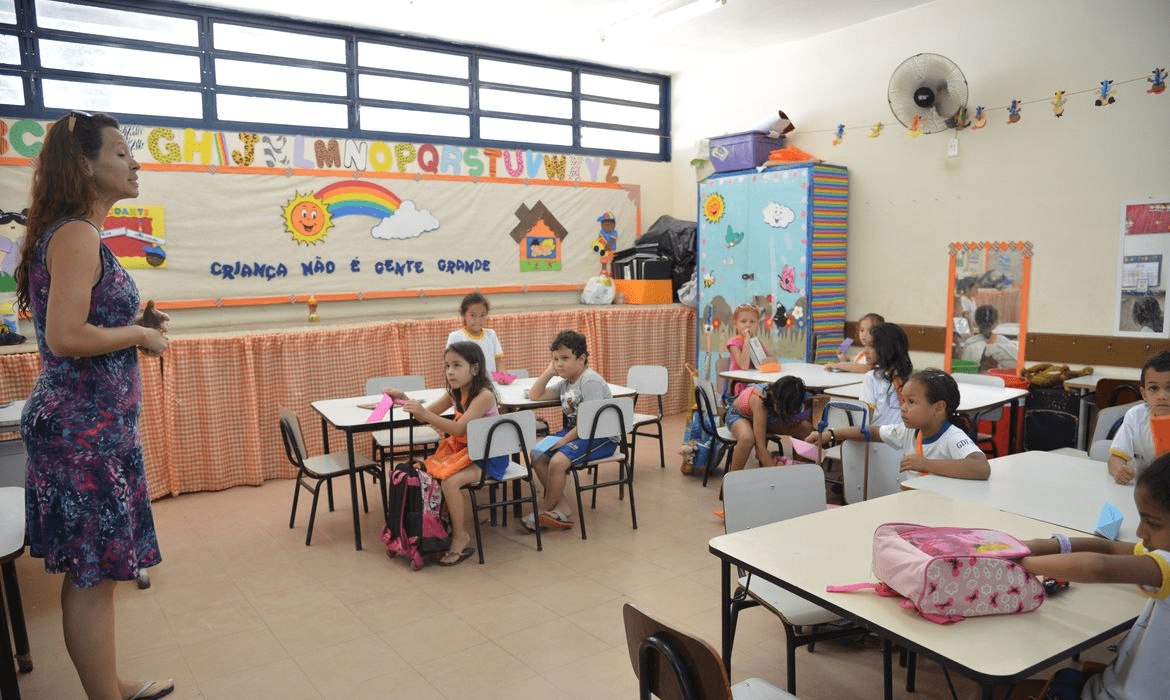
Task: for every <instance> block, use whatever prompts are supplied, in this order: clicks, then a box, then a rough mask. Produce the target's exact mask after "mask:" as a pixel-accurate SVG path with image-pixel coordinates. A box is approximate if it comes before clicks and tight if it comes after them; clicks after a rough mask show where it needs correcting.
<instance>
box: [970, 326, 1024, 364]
mask: <svg viewBox="0 0 1170 700" xmlns="http://www.w3.org/2000/svg"><path fill="white" fill-rule="evenodd" d="M994 335H995V340H993V341H992V342H990V343H989V342H987V339H986V338H984V337H983V336H982V335H973V336H971V337H970V338H967V339H966V340H964V341H963V347H962V359H964V360H970V361H972V362H982V361H983V358H984V357H987V358H988V359H990V360H992V361H994V362H995V366H996V367H998V368H1001V369H1002V368H1008V367H1014V366H1015V365H1016V357H1017V356H1018V355H1019V352H1020V347H1019V345H1018V344H1017V343H1016V341H1014V340H1012V339H1010V338H1006V337H1004V336H1002V335H1000V334H999V333H995V334H994Z"/></svg>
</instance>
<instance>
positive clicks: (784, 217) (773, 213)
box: [763, 202, 796, 228]
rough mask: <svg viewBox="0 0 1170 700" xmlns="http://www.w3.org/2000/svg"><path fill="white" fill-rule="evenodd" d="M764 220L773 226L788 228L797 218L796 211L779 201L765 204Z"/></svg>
mask: <svg viewBox="0 0 1170 700" xmlns="http://www.w3.org/2000/svg"><path fill="white" fill-rule="evenodd" d="M763 214H764V222H765V223H767V224H768V225H769V226H771V227H772V228H787V226H788V224H790V223H792V222H793V220H794V219H796V213H795V212H793V211H792V210H791V209H789V208H788V207H786V206H784V205H783V204H780V203H779V202H768V203H767V204H765V205H764V212H763Z"/></svg>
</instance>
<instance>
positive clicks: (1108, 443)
mask: <svg viewBox="0 0 1170 700" xmlns="http://www.w3.org/2000/svg"><path fill="white" fill-rule="evenodd" d="M1112 446H1113V440H1097V441H1096V442H1094V443H1093V444H1092V445H1091V446H1090V447H1089V454H1088V455H1086V456H1087V457H1088V458H1089V459H1091V460H1094V461H1096V462H1104V463H1105V464H1109V456H1110V455H1111V454H1113V453H1112V452H1110V451H1109V450H1110V448H1111V447H1112Z"/></svg>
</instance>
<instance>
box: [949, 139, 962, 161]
mask: <svg viewBox="0 0 1170 700" xmlns="http://www.w3.org/2000/svg"><path fill="white" fill-rule="evenodd" d="M947 155H948V156H950V157H951V158H954V157H956V156H958V155H959V139H958V138H957V137H956V138H952V139H951V140H950V141H947Z"/></svg>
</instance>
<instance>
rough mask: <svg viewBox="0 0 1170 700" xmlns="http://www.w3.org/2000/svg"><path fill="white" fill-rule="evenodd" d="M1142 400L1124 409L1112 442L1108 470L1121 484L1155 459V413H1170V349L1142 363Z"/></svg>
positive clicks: (1164, 414) (1128, 480) (1161, 414)
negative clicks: (1151, 419)
mask: <svg viewBox="0 0 1170 700" xmlns="http://www.w3.org/2000/svg"><path fill="white" fill-rule="evenodd" d="M1141 381H1142V383H1141V392H1142V399H1144V402H1143V403H1140V404H1138V405H1137V406H1134V407H1133V408H1131V409H1129V410H1128V411H1126V412H1125V419H1124V420H1123V421H1122V422H1121V428H1120V429H1118V431H1117V435H1115V436H1114V437H1113V444H1112V445H1110V446H1109V474H1110V476H1112V477H1113V479H1114V480H1115V481H1116V482H1117V483H1119V484H1128V483H1129V482H1131V481H1133V478H1134V477H1135V476H1137V474H1138V473H1139V472H1140V471H1141V470H1142V469H1143V468H1145V466H1146V465H1147V464H1149V463H1150V462H1152V461H1154V458H1155V457H1156V456H1157V455H1155V454H1154V433H1153V429H1152V427H1151V424H1150V418H1151V417H1153V416H1170V350H1163V351H1162V352H1159V353H1157V354H1155V355H1153V356H1151V357H1150V359H1148V360H1146V363H1145V364H1144V365H1142V375H1141Z"/></svg>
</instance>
